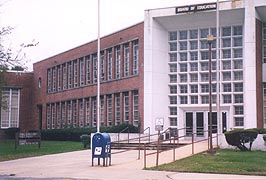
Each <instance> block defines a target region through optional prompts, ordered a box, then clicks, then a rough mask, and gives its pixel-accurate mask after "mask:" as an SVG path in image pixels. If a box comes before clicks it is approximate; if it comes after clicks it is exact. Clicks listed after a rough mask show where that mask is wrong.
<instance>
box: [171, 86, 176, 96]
mask: <svg viewBox="0 0 266 180" xmlns="http://www.w3.org/2000/svg"><path fill="white" fill-rule="evenodd" d="M176 93H177V87H176V86H170V94H176Z"/></svg>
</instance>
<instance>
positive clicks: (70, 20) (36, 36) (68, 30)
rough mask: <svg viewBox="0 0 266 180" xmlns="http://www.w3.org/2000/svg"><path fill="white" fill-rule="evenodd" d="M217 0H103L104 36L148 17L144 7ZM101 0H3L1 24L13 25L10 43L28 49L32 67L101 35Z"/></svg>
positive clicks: (1, 0)
mask: <svg viewBox="0 0 266 180" xmlns="http://www.w3.org/2000/svg"><path fill="white" fill-rule="evenodd" d="M213 1H216V0H101V36H104V35H107V34H111V33H112V32H115V31H118V30H120V29H123V28H126V27H128V26H131V25H133V24H136V23H138V22H141V21H143V20H144V10H146V9H154V8H163V7H172V6H182V5H186V4H198V3H206V2H213ZM97 3H98V0H0V5H1V7H0V25H1V26H0V27H3V26H12V27H14V28H15V29H14V30H13V32H12V34H11V35H10V38H9V39H8V41H9V42H8V44H9V45H10V46H11V47H13V48H15V49H16V48H18V47H19V45H20V44H22V43H25V44H26V43H32V42H33V41H34V42H35V43H36V42H39V44H38V46H36V47H30V48H27V49H25V52H26V54H27V59H30V62H29V63H28V67H29V70H32V63H34V62H37V61H40V60H43V59H46V58H48V57H51V56H53V55H56V54H58V53H61V52H64V51H66V50H68V49H71V48H74V47H76V46H79V45H81V44H84V43H87V42H90V41H92V40H95V39H96V38H97V8H98V6H97Z"/></svg>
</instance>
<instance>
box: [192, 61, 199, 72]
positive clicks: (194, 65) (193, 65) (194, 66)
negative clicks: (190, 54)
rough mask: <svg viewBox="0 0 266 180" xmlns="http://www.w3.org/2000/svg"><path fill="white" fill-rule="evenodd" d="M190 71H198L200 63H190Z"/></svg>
mask: <svg viewBox="0 0 266 180" xmlns="http://www.w3.org/2000/svg"><path fill="white" fill-rule="evenodd" d="M190 71H198V63H190Z"/></svg>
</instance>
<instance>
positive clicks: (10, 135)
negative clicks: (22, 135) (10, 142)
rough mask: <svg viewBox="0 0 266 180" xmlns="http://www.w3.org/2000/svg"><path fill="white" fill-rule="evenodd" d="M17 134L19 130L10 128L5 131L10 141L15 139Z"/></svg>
mask: <svg viewBox="0 0 266 180" xmlns="http://www.w3.org/2000/svg"><path fill="white" fill-rule="evenodd" d="M17 132H19V128H8V129H6V130H5V134H6V137H7V138H8V139H15V137H16V133H17Z"/></svg>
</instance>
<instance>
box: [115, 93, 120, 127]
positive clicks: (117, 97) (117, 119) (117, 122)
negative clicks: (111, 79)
mask: <svg viewBox="0 0 266 180" xmlns="http://www.w3.org/2000/svg"><path fill="white" fill-rule="evenodd" d="M115 125H120V94H116V95H115Z"/></svg>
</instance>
